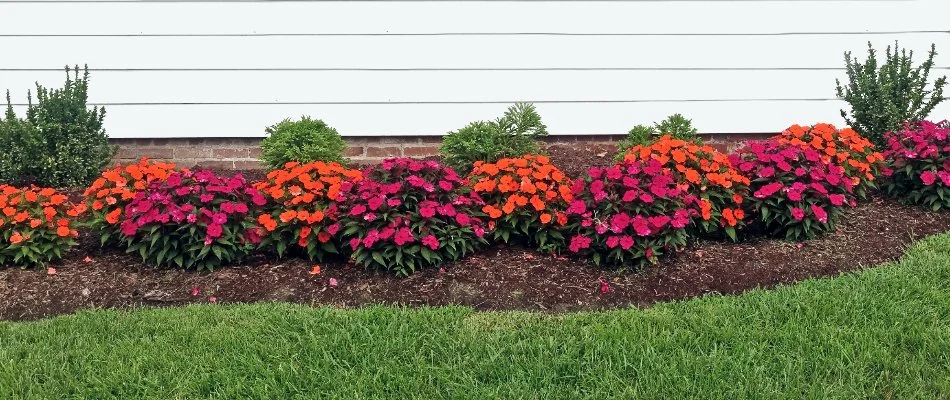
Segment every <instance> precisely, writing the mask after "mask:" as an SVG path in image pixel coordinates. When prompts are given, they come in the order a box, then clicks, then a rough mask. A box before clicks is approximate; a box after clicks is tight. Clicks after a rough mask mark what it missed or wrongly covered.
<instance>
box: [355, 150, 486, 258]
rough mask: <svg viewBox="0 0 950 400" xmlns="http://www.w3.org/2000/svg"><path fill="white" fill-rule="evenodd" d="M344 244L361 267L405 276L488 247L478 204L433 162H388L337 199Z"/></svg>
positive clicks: (452, 174) (452, 173) (453, 176)
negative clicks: (484, 246)
mask: <svg viewBox="0 0 950 400" xmlns="http://www.w3.org/2000/svg"><path fill="white" fill-rule="evenodd" d="M340 202H341V204H342V209H341V216H340V223H341V224H342V226H343V232H342V235H343V239H344V241H345V243H347V244H348V245H349V247H350V249H352V251H353V253H352V255H351V258H352V260H353V261H354V262H355V263H356V264H359V265H362V266H365V267H368V268H369V267H372V268H381V269H387V270H392V271H394V272H396V274H397V275H401V276H406V275H409V274H411V273H412V272H413V271H415V270H417V269H419V268H422V267H427V266H435V265H439V264H441V263H443V262H446V261H451V260H457V259H459V258H461V257H463V256H464V255H466V254H470V253H472V252H474V251H475V249H476V248H478V247H479V246H480V245H482V244H485V243H487V242H486V240H485V239H484V238H483V236H484V235H485V228H484V226H483V224H482V221H481V220H480V219H479V218H477V217H476V216H475V215H474V211H476V210H477V209H478V208H481V206H482V204H481V200H480V199H479V198H478V197H477V196H473V195H472V193H471V192H470V190H468V188H467V187H466V186H465V181H464V180H463V179H462V178H460V177H459V176H458V175H457V174H456V173H455V171H454V170H452V169H451V168H448V167H443V166H442V165H440V164H439V163H437V162H435V161H416V160H411V159H407V158H397V159H388V160H385V161H383V162H382V164H381V165H379V166H375V167H371V168H370V169H368V170H367V171H366V172H365V173H364V174H363V179H362V180H361V181H359V182H357V183H356V184H355V185H353V187H352V188H351V190H350V191H349V192H345V193H341V194H340Z"/></svg>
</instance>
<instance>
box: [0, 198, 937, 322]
mask: <svg viewBox="0 0 950 400" xmlns="http://www.w3.org/2000/svg"><path fill="white" fill-rule="evenodd" d="M948 230H950V213H931V212H928V211H925V210H923V209H921V208H917V207H908V206H902V205H899V204H897V203H895V202H894V201H893V200H888V199H875V200H873V201H871V202H869V203H867V204H864V205H861V206H859V207H858V208H856V209H854V210H852V211H850V212H849V215H848V216H847V217H846V218H844V223H842V224H841V225H840V226H839V229H838V231H837V232H835V233H834V234H831V235H829V236H827V237H824V238H822V239H817V240H812V241H808V242H804V243H803V244H800V245H799V244H796V243H793V242H787V241H781V240H768V239H756V240H750V241H746V242H741V243H724V242H716V241H703V240H700V241H697V242H695V243H692V244H691V245H690V247H689V248H688V249H687V251H685V252H683V253H680V254H679V255H677V256H675V257H673V258H668V259H665V260H663V261H662V262H661V264H660V265H657V266H655V267H652V268H648V269H646V270H642V271H608V270H604V269H600V268H596V267H594V266H592V265H589V264H587V263H585V262H584V261H582V260H573V259H563V258H562V259H556V258H553V257H551V256H548V255H542V254H538V253H535V252H532V251H530V250H527V249H524V248H520V247H494V248H490V249H488V250H485V251H482V252H480V253H479V254H477V255H476V256H474V257H471V258H468V259H465V260H463V261H460V262H456V263H452V264H449V265H446V266H445V268H444V269H441V270H440V269H429V270H424V271H421V272H418V273H416V274H415V275H412V276H411V277H409V278H404V279H400V278H396V277H394V276H392V275H391V274H389V273H385V272H378V271H367V270H364V269H362V268H358V267H350V266H348V265H346V264H344V263H342V262H328V263H325V264H323V265H322V271H321V273H320V274H319V275H311V274H310V273H309V272H310V271H311V268H312V266H313V264H312V263H308V262H306V261H303V260H301V259H292V258H291V259H284V260H274V259H271V258H268V257H266V256H261V255H258V256H254V257H253V258H251V259H249V260H248V261H247V262H246V263H245V265H243V266H234V267H227V268H222V269H219V270H216V271H214V272H211V273H208V272H201V273H198V272H195V271H182V270H174V269H155V268H152V267H149V266H146V265H143V264H142V263H141V261H140V259H139V258H137V257H135V256H130V255H126V254H123V253H122V252H121V251H118V250H115V249H101V248H99V247H98V245H97V243H95V239H94V238H91V237H89V235H86V237H85V238H84V239H83V243H82V244H81V245H80V246H79V247H77V249H76V250H75V251H74V252H72V253H70V255H69V256H68V257H67V258H66V259H65V260H63V261H61V262H59V263H57V264H56V265H53V267H55V269H56V274H55V275H50V274H48V272H47V271H46V270H45V269H42V270H38V269H34V270H22V269H15V268H7V269H0V319H3V320H31V319H37V318H43V317H48V316H53V315H59V314H66V313H72V312H74V311H76V310H79V309H85V308H130V307H139V306H172V305H182V304H187V303H207V302H209V301H211V299H212V297H213V298H214V301H216V302H218V303H235V302H258V301H286V302H295V303H302V304H334V305H340V306H359V305H364V304H402V305H411V306H419V305H448V304H456V305H467V306H472V307H474V308H476V309H479V310H541V311H575V310H598V309H606V308H616V307H628V306H647V305H650V304H653V303H656V302H660V301H667V300H674V299H684V298H690V297H694V296H701V295H703V294H707V293H739V292H743V291H745V290H749V289H752V288H757V287H772V286H775V285H777V284H782V283H791V282H796V281H799V280H802V279H806V278H811V277H823V276H831V275H838V274H840V273H842V272H848V271H854V270H857V269H860V268H864V267H868V266H873V265H876V264H879V263H882V262H886V261H889V260H893V259H895V258H896V257H898V256H900V255H901V254H902V253H903V251H904V248H905V246H906V245H907V244H908V243H910V242H911V241H913V240H916V239H919V238H921V237H923V236H926V235H931V234H935V233H940V232H945V231H948ZM87 257H88V259H87ZM331 278H332V279H334V280H335V281H336V282H337V285H336V286H331V285H330V279H331ZM602 282H606V285H607V287H608V291H607V292H606V293H602ZM193 291H197V292H198V293H197V294H195V295H193Z"/></svg>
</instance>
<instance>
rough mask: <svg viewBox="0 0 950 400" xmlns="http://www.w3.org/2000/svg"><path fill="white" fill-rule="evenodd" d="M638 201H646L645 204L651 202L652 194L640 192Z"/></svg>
mask: <svg viewBox="0 0 950 400" xmlns="http://www.w3.org/2000/svg"><path fill="white" fill-rule="evenodd" d="M640 201H642V202H644V203H647V204H649V203H652V202H653V196H650V194H649V193H644V194H641V195H640Z"/></svg>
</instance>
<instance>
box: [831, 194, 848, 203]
mask: <svg viewBox="0 0 950 400" xmlns="http://www.w3.org/2000/svg"><path fill="white" fill-rule="evenodd" d="M828 199H829V200H831V204H834V205H836V206H840V205H842V204H844V195H842V194H833V195H831V196H828Z"/></svg>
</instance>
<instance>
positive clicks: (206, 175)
mask: <svg viewBox="0 0 950 400" xmlns="http://www.w3.org/2000/svg"><path fill="white" fill-rule="evenodd" d="M265 202H266V199H265V198H264V196H263V195H262V194H261V193H260V192H258V191H257V189H254V188H253V187H251V186H250V185H249V184H248V183H247V181H246V180H244V178H243V177H242V176H241V175H240V174H238V175H235V176H233V177H222V176H218V175H215V174H214V173H213V172H211V171H198V172H191V171H184V172H175V173H172V174H170V175H168V177H167V178H166V179H164V180H155V181H153V182H152V183H150V184H149V185H148V186H147V187H146V188H145V189H144V190H140V191H136V192H135V195H134V197H133V198H132V199H131V201H130V202H129V204H128V205H127V206H126V207H125V213H124V214H123V215H122V218H121V219H120V222H119V227H120V234H121V237H120V241H121V243H122V245H123V246H124V247H125V248H126V251H128V252H130V253H137V254H139V255H140V256H141V257H142V259H143V260H145V261H146V262H148V263H150V264H153V265H157V266H173V265H174V266H178V267H180V268H186V269H187V268H195V269H198V270H212V269H214V268H215V267H218V266H220V265H223V264H228V263H233V262H238V261H240V260H242V259H243V258H244V257H245V256H246V255H247V254H248V253H250V252H251V251H252V250H253V249H254V248H255V247H256V244H257V243H259V242H260V232H259V228H257V227H256V225H255V223H254V220H253V218H252V217H251V215H252V214H251V211H250V207H251V206H252V205H253V206H257V207H260V206H263V205H264V204H265Z"/></svg>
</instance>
